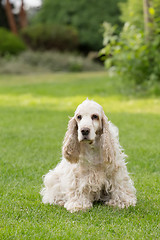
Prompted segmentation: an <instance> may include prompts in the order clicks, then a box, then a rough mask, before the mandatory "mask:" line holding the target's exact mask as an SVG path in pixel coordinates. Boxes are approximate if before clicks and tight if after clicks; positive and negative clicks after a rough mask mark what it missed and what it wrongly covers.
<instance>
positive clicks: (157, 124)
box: [0, 72, 160, 240]
mask: <svg viewBox="0 0 160 240" xmlns="http://www.w3.org/2000/svg"><path fill="white" fill-rule="evenodd" d="M86 97H89V98H90V99H94V100H95V101H97V102H98V103H100V104H101V105H102V106H103V108H104V110H105V112H106V114H107V116H108V117H109V119H110V120H111V121H112V122H113V123H114V124H116V125H117V126H118V127H119V130H120V142H121V145H122V146H123V147H124V148H125V152H126V153H127V155H128V156H129V158H128V170H129V172H131V173H132V176H131V177H132V179H133V180H134V182H135V187H136V189H137V198H138V202H137V205H136V207H130V208H129V209H122V210H119V209H117V208H111V207H106V206H103V205H101V204H95V206H94V207H93V208H92V209H91V210H89V211H87V212H79V213H72V214H71V213H69V212H67V211H66V210H65V209H64V208H63V207H59V206H53V205H51V206H50V205H44V204H42V203H41V196H40V195H39V191H40V189H41V187H42V175H44V174H46V173H47V172H48V171H49V169H52V168H53V167H55V166H56V164H57V163H58V162H59V161H60V158H61V146H62V141H63V137H64V134H65V131H66V127H67V122H68V116H73V114H74V110H75V108H76V107H77V105H78V104H79V103H81V102H82V101H83V100H84V99H85V98H86ZM159 157H160V98H158V97H157V98H155V97H147V98H136V97H134V96H133V95H132V96H129V95H128V94H127V89H125V88H124V86H123V84H122V83H120V82H119V81H118V79H117V81H116V79H115V78H109V77H107V75H106V73H103V72H102V73H81V74H55V75H54V74H53V75H51V74H50V75H47V74H46V75H30V76H16V75H14V76H9V75H8V76H7V75H4V76H2V75H1V76H0V239H7V240H8V239H16V240H17V239H77V240H78V239H96V240H97V239H104V240H108V239H159V238H160V208H159V205H160V191H159V187H160V159H159Z"/></svg>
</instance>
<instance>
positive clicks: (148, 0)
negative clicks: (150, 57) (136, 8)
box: [143, 0, 153, 42]
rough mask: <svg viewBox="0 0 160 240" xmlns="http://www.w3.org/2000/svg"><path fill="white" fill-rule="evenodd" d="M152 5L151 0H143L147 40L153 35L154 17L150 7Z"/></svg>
mask: <svg viewBox="0 0 160 240" xmlns="http://www.w3.org/2000/svg"><path fill="white" fill-rule="evenodd" d="M150 5H151V0H143V13H144V30H145V37H146V41H147V42H148V41H150V40H151V39H152V36H153V28H152V24H153V18H152V16H151V15H150V13H149V8H150Z"/></svg>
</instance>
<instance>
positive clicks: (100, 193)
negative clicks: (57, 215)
mask: <svg viewBox="0 0 160 240" xmlns="http://www.w3.org/2000/svg"><path fill="white" fill-rule="evenodd" d="M125 157H126V155H125V154H124V152H123V149H122V147H121V146H120V144H119V138H118V128H117V127H116V126H114V125H113V124H112V123H111V122H110V121H108V118H107V117H106V116H105V114H104V111H103V109H102V107H101V106H100V105H99V104H98V103H96V102H94V101H90V100H88V99H87V100H85V101H84V102H82V104H80V105H79V106H78V107H77V109H76V111H75V115H74V117H73V118H71V119H70V121H69V124H68V130H67V132H66V135H65V138H64V142H63V148H62V161H61V162H60V163H59V164H58V165H57V166H56V168H55V169H53V170H50V171H49V173H47V174H46V175H45V176H44V188H43V189H42V191H41V195H42V196H43V203H50V204H58V205H60V206H64V207H65V208H66V209H67V210H68V211H70V212H75V211H79V210H86V209H89V208H91V207H92V206H93V203H94V202H95V201H102V202H104V204H106V205H109V206H118V207H119V208H124V207H129V206H130V205H131V206H135V204H136V195H135V192H136V190H135V188H134V186H133V182H132V180H131V179H130V177H129V174H128V171H127V167H126V163H125Z"/></svg>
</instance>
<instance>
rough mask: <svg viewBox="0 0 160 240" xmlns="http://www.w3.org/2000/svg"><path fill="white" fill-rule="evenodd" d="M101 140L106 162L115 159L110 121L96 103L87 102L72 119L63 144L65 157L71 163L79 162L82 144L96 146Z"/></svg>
mask: <svg viewBox="0 0 160 240" xmlns="http://www.w3.org/2000/svg"><path fill="white" fill-rule="evenodd" d="M96 138H100V142H101V148H102V152H103V158H104V160H107V161H111V159H112V158H113V150H112V148H113V144H112V139H111V134H110V132H109V126H108V119H107V117H106V116H105V114H104V112H103V108H102V107H101V106H100V105H99V104H98V103H96V102H94V101H90V100H88V99H87V100H85V101H84V102H82V104H80V105H79V106H78V107H77V109H76V111H75V115H74V117H73V118H71V119H70V121H69V124H68V130H67V132H66V135H65V139H64V144H63V155H64V157H65V158H66V159H67V160H68V161H70V162H77V161H78V159H79V154H80V144H81V143H84V144H94V142H95V140H96Z"/></svg>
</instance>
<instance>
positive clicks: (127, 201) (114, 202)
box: [105, 198, 136, 208]
mask: <svg viewBox="0 0 160 240" xmlns="http://www.w3.org/2000/svg"><path fill="white" fill-rule="evenodd" d="M105 204H106V205H108V206H112V207H119V208H128V207H129V206H135V205H136V199H135V198H134V199H131V198H128V199H127V198H126V199H125V200H123V201H121V200H120V199H119V200H115V199H110V200H109V201H108V202H106V203H105Z"/></svg>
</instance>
